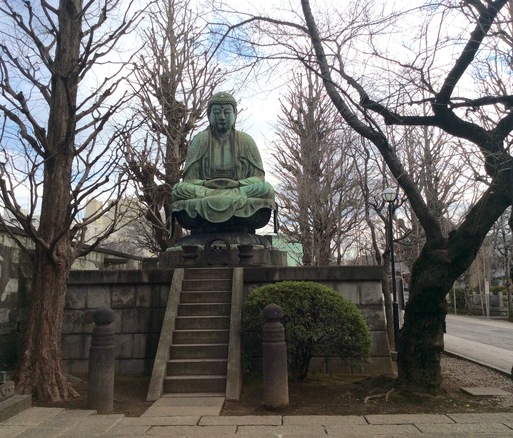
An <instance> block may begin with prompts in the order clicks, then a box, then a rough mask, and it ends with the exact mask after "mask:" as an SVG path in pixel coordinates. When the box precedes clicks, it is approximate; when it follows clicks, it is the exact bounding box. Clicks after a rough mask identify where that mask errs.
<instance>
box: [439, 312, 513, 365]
mask: <svg viewBox="0 0 513 438" xmlns="http://www.w3.org/2000/svg"><path fill="white" fill-rule="evenodd" d="M446 322H447V334H446V335H445V337H444V343H445V350H446V351H447V352H448V353H453V354H456V355H458V356H461V357H464V358H466V359H469V360H472V361H474V362H478V363H481V364H483V365H486V366H489V367H491V368H494V369H497V370H499V371H502V372H504V373H507V374H510V373H511V369H512V366H513V323H510V322H507V321H503V320H496V319H486V318H476V317H469V316H460V315H447V319H446Z"/></svg>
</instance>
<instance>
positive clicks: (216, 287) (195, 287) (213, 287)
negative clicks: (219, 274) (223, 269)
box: [182, 278, 232, 292]
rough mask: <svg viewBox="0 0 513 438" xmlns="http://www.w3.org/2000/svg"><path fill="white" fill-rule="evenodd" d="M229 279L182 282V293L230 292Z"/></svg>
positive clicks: (230, 283) (230, 282)
mask: <svg viewBox="0 0 513 438" xmlns="http://www.w3.org/2000/svg"><path fill="white" fill-rule="evenodd" d="M231 290H232V280H231V279H216V278H214V279H200V280H184V281H183V283H182V291H223V292H231Z"/></svg>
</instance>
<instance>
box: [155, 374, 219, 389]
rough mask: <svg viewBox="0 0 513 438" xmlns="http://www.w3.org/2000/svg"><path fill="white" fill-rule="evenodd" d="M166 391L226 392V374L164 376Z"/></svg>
mask: <svg viewBox="0 0 513 438" xmlns="http://www.w3.org/2000/svg"><path fill="white" fill-rule="evenodd" d="M164 392H165V393H205V392H206V393H210V392H214V393H224V392H226V376H223V375H220V376H171V377H166V378H164Z"/></svg>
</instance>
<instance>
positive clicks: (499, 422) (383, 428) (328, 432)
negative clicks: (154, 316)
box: [0, 408, 513, 438]
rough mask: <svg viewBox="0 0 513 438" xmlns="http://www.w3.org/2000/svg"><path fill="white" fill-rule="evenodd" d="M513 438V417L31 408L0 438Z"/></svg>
mask: <svg viewBox="0 0 513 438" xmlns="http://www.w3.org/2000/svg"><path fill="white" fill-rule="evenodd" d="M150 436H151V437H155V436H156V437H158V436H162V437H163V436H166V437H172V438H182V437H191V438H192V437H209V438H217V437H246V438H267V437H273V438H279V437H294V438H306V437H309V438H316V437H397V436H413V437H415V436H431V437H440V436H442V437H463V436H465V437H466V438H469V437H474V436H475V437H494V438H497V437H513V415H512V414H511V413H496V414H493V413H492V414H490V413H488V414H446V415H433V414H424V415H416V414H415V415H366V416H363V417H357V416H280V415H270V416H251V417H219V416H214V415H203V416H168V417H144V416H142V417H140V418H127V417H123V416H122V415H95V414H94V411H86V410H80V411H71V410H64V409H56V408H31V409H28V410H27V411H24V412H22V413H21V414H18V415H16V416H15V417H12V418H10V419H8V420H6V421H4V422H3V423H0V438H53V437H62V438H91V437H133V438H135V437H150Z"/></svg>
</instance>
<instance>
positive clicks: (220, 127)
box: [208, 104, 237, 134]
mask: <svg viewBox="0 0 513 438" xmlns="http://www.w3.org/2000/svg"><path fill="white" fill-rule="evenodd" d="M236 116H237V115H236V114H235V111H234V109H233V106H231V105H230V104H228V105H218V104H214V105H212V107H211V108H210V114H209V117H208V120H209V122H210V125H211V126H212V127H213V128H214V130H215V131H216V132H218V133H220V134H226V133H227V132H229V131H230V130H231V129H232V128H233V126H234V125H235V119H236Z"/></svg>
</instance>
